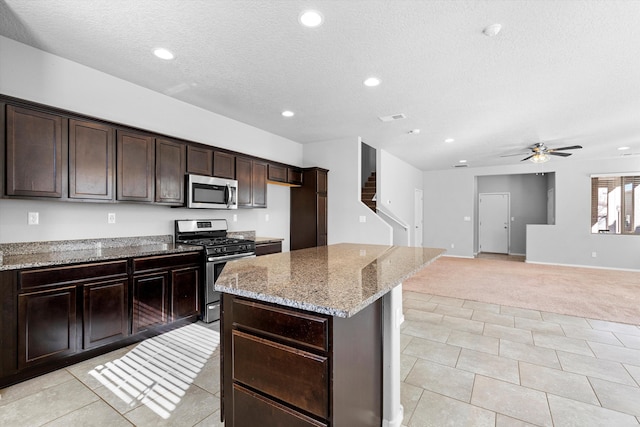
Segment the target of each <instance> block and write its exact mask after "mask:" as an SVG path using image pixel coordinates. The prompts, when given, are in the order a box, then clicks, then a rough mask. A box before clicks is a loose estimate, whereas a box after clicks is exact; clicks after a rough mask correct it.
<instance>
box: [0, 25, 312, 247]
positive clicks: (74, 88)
mask: <svg viewBox="0 0 640 427" xmlns="http://www.w3.org/2000/svg"><path fill="white" fill-rule="evenodd" d="M0 64H2V66H0V93H2V94H4V95H9V96H14V97H17V98H22V99H27V100H30V101H34V102H39V103H42V104H46V105H50V106H54V107H59V108H63V109H67V110H70V111H74V112H78V113H82V114H85V115H89V116H94V117H98V118H101V119H105V120H109V121H113V122H117V123H122V124H126V125H130V126H134V127H139V128H143V129H147V130H149V131H153V132H158V133H164V134H167V135H170V136H174V137H178V138H184V139H187V140H191V141H195V142H200V143H204V144H209V145H213V146H217V147H222V148H228V149H232V150H235V151H239V152H241V153H246V154H250V155H255V156H258V157H263V158H266V159H269V160H274V161H280V162H283V163H287V164H292V165H302V145H301V144H299V143H297V142H294V141H291V140H288V139H285V138H282V137H279V136H277V135H273V134H270V133H268V132H265V131H263V130H260V129H258V128H255V127H252V126H248V125H246V124H243V123H240V122H237V121H235V120H232V119H229V118H227V117H224V116H221V115H218V114H214V113H211V112H208V111H205V110H203V109H201V108H198V107H194V106H192V105H189V104H186V103H184V102H181V101H178V100H176V99H173V98H170V97H168V96H165V95H163V94H160V93H157V92H153V91H151V90H148V89H145V88H143V87H141V86H137V85H134V84H132V83H129V82H126V81H124V80H121V79H118V78H115V77H113V76H110V75H108V74H105V73H102V72H99V71H96V70H94V69H91V68H88V67H85V66H83V65H80V64H78V63H75V62H71V61H68V60H66V59H63V58H60V57H57V56H55V55H51V54H48V53H45V52H43V51H40V50H38V49H34V48H32V47H29V46H27V45H24V44H21V43H17V42H15V41H13V40H10V39H7V38H5V37H1V36H0ZM268 187H269V188H268V203H269V208H268V209H267V210H262V209H257V210H239V211H238V212H237V215H238V222H237V223H230V228H232V229H235V230H247V229H249V230H251V229H256V232H257V233H258V235H263V236H264V235H267V236H268V237H282V238H286V239H287V240H286V241H285V242H284V245H283V248H288V247H289V245H288V243H289V242H288V238H289V189H288V188H286V187H278V186H273V185H269V186H268ZM28 211H37V212H40V214H41V224H40V225H39V226H31V228H30V227H27V226H26V215H27V214H26V212H28ZM107 212H116V214H117V221H118V222H117V224H115V225H107V223H106V219H105V218H106V213H107ZM266 213H270V221H269V223H266V222H265V221H264V214H266ZM229 215H231V214H229V213H228V212H227V211H214V210H206V211H199V210H198V211H196V210H185V209H171V208H168V207H164V206H149V205H137V204H117V205H107V204H89V203H86V204H84V203H63V202H52V201H43V202H39V201H19V200H0V243H7V242H15V241H34V240H52V239H53V240H64V239H75V238H97V237H107V236H118V237H122V236H133V235H135V236H140V235H153V234H173V225H172V224H173V223H172V220H173V219H179V218H187V217H189V218H190V217H193V218H204V217H214V218H221V217H228V216H229Z"/></svg>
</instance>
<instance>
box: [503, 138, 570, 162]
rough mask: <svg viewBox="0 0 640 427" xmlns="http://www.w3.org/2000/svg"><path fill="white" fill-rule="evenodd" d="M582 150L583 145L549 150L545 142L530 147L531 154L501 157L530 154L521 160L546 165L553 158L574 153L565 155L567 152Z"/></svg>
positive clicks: (508, 155)
mask: <svg viewBox="0 0 640 427" xmlns="http://www.w3.org/2000/svg"><path fill="white" fill-rule="evenodd" d="M580 148H582V145H571V146H569V147H559V148H549V147H547V146H546V145H545V144H544V142H537V143H535V144H533V145H532V146H530V147H529V150H530V152H529V153H518V154H507V155H505V156H500V157H511V156H523V155H525V154H528V156H527V157H525V158H524V159H522V160H520V161H521V162H524V161H525V160H531V161H532V162H533V163H545V162H548V161H549V159H550V157H549V156H550V155H551V156H561V157H569V156H570V155H571V154H573V153H563V152H562V151H565V150H578V149H580Z"/></svg>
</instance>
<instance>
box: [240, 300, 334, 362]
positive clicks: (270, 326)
mask: <svg viewBox="0 0 640 427" xmlns="http://www.w3.org/2000/svg"><path fill="white" fill-rule="evenodd" d="M233 320H234V323H235V324H236V325H240V326H244V327H246V328H250V329H253V330H255V331H260V332H262V333H266V334H267V335H272V336H277V337H278V338H280V339H282V340H284V341H287V342H290V343H292V344H294V345H296V344H297V345H300V344H302V345H306V346H309V347H312V348H314V349H318V350H321V351H328V350H329V344H328V343H329V331H328V329H329V319H328V318H326V317H320V316H314V315H311V314H307V313H300V312H297V311H292V310H285V309H282V308H279V307H273V306H269V305H266V304H260V303H256V302H252V301H246V300H242V299H238V298H235V299H234V300H233Z"/></svg>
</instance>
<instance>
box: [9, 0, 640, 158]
mask: <svg viewBox="0 0 640 427" xmlns="http://www.w3.org/2000/svg"><path fill="white" fill-rule="evenodd" d="M308 8H314V9H317V10H319V11H321V13H322V14H323V15H324V18H325V21H324V24H323V25H322V26H321V27H319V28H316V29H307V28H303V27H302V26H300V25H299V24H298V15H299V14H300V12H301V11H303V10H305V9H308ZM0 14H1V17H0V34H1V35H4V36H6V37H9V38H12V39H15V40H17V41H20V42H23V43H26V44H29V45H32V46H35V47H37V48H39V49H42V50H45V51H47V52H51V53H53V54H56V55H59V56H61V57H64V58H68V59H70V60H73V61H76V62H78V63H81V64H84V65H87V66H89V67H92V68H95V69H98V70H101V71H104V72H106V73H108V74H111V75H114V76H117V77H120V78H122V79H125V80H128V81H131V82H133V83H136V84H139V85H141V86H145V87H147V88H150V89H152V90H155V91H158V92H162V93H165V94H167V95H169V96H172V97H174V98H177V99H180V100H182V101H185V102H187V103H190V104H194V105H197V106H199V107H202V108H204V109H207V110H210V111H213V112H216V113H219V114H222V115H224V116H227V117H231V118H233V119H236V120H239V121H241V122H244V123H248V124H250V125H253V126H256V127H258V128H261V129H264V130H267V131H269V132H272V133H275V134H278V135H281V136H284V137H286V138H289V139H291V140H294V141H297V142H300V143H308V142H318V141H326V140H330V139H335V138H343V137H357V136H361V137H362V138H363V140H364V141H365V142H367V143H368V144H370V145H373V146H375V147H379V148H384V149H386V150H387V151H389V152H391V153H392V154H394V155H396V156H398V157H400V158H402V159H404V160H405V161H407V162H409V163H411V164H413V165H415V166H416V167H418V168H419V169H422V170H434V169H445V168H450V167H452V165H454V164H457V163H458V161H459V160H460V159H466V160H467V161H468V165H469V166H471V167H474V166H487V165H501V164H517V163H518V162H519V159H520V158H519V157H506V158H501V157H500V156H501V155H504V154H512V153H518V152H521V151H522V152H524V151H526V150H525V149H526V147H527V146H529V145H531V144H533V143H535V142H539V141H550V142H549V143H548V145H549V146H551V147H554V146H555V147H557V146H564V145H575V144H581V145H583V146H584V147H585V148H584V149H583V150H579V151H575V152H574V153H575V154H574V155H573V156H572V157H569V158H555V157H554V158H553V159H552V162H570V161H572V160H573V159H578V158H583V159H586V158H603V157H615V156H620V155H621V152H620V151H618V150H617V147H620V146H630V147H632V148H631V150H629V151H627V152H625V153H627V154H628V153H632V155H633V154H635V155H640V24H639V23H640V1H636V0H629V1H615V0H602V1H598V0H587V1H573V0H564V1H544V0H529V1H503V0H490V1H480V0H473V1H449V0H447V1H418V0H415V1H410V0H406V1H403V0H395V1H391V0H387V1H376V0H369V1H361V0H348V1H347V0H342V1H337V0H336V1H328V0H315V1H307V0H301V1H293V0H281V1H278V0H270V1H262V0H253V1H242V0H207V1H204V0H201V1H200V0H190V1H182V0H135V1H130V0H124V1H123V0H100V1H98V0H47V1H27V0H4V1H3V0H0ZM493 23H500V24H501V25H502V31H501V32H500V33H499V34H498V35H497V36H496V37H492V38H490V37H487V36H485V35H483V33H482V30H483V28H484V27H486V26H487V25H490V24H493ZM158 46H162V47H165V48H167V49H169V50H171V51H173V52H174V53H175V55H176V59H175V60H173V61H170V62H164V61H161V60H159V59H157V58H155V57H154V56H153V55H152V54H151V52H152V50H153V48H155V47H158ZM371 75H375V76H377V77H379V78H380V79H381V80H382V84H381V85H380V86H378V87H374V88H369V87H365V86H364V85H363V84H362V82H363V80H364V79H365V78H367V77H369V76H371ZM285 109H289V110H292V111H294V112H295V113H296V115H295V117H293V118H288V119H286V118H283V117H282V116H281V115H280V113H281V111H282V110H285ZM396 113H404V114H405V115H406V116H407V118H406V119H402V120H398V121H394V122H391V123H383V122H382V121H380V120H379V119H378V116H386V115H391V114H396ZM414 128H419V129H421V132H420V133H419V134H417V135H409V134H408V131H409V130H411V129H414ZM446 138H454V139H455V142H453V143H445V142H444V140H445V139H446ZM638 158H639V162H640V157H638Z"/></svg>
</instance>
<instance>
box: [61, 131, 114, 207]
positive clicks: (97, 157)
mask: <svg viewBox="0 0 640 427" xmlns="http://www.w3.org/2000/svg"><path fill="white" fill-rule="evenodd" d="M114 153H115V144H114V140H113V128H111V127H110V126H106V125H103V124H100V123H94V122H87V121H79V120H69V197H70V198H75V199H99V200H113V160H114V157H115V155H114Z"/></svg>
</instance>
